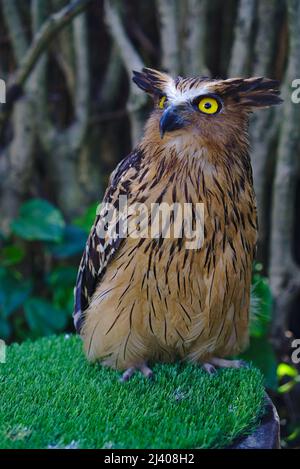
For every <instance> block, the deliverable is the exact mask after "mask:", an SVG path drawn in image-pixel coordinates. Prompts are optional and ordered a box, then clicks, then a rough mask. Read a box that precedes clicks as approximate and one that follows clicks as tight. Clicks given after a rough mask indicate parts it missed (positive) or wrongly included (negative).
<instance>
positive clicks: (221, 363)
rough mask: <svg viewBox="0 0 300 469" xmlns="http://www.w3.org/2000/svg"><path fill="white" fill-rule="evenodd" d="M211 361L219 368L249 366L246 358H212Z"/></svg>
mask: <svg viewBox="0 0 300 469" xmlns="http://www.w3.org/2000/svg"><path fill="white" fill-rule="evenodd" d="M210 363H212V364H213V365H215V366H217V367H218V368H243V367H246V366H248V364H247V363H246V362H245V361H244V360H226V359H225V358H216V357H214V358H211V359H210Z"/></svg>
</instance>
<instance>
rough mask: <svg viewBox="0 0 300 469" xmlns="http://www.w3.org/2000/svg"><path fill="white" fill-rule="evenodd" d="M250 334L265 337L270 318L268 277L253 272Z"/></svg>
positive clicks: (270, 302)
mask: <svg viewBox="0 0 300 469" xmlns="http://www.w3.org/2000/svg"><path fill="white" fill-rule="evenodd" d="M250 316H251V321H250V336H251V337H256V338H260V337H266V336H267V334H268V330H269V325H270V322H271V318H272V294H271V289H270V286H269V282H268V279H267V278H266V277H262V276H261V275H259V274H254V276H253V280H252V291H251V315H250Z"/></svg>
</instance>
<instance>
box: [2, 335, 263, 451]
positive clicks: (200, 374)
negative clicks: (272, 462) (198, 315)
mask: <svg viewBox="0 0 300 469" xmlns="http://www.w3.org/2000/svg"><path fill="white" fill-rule="evenodd" d="M154 373H155V379H154V380H153V381H152V382H149V381H148V380H146V379H145V378H144V377H142V376H141V375H136V376H134V377H133V378H132V380H131V381H129V382H128V383H125V384H124V383H120V382H119V381H118V373H117V372H115V371H113V370H111V369H107V368H104V367H99V366H98V365H89V364H88V362H87V361H86V359H85V357H84V356H83V353H82V345H81V341H80V339H79V338H78V337H75V336H63V335H61V336H59V337H49V338H43V339H39V340H37V341H35V342H33V343H32V342H30V341H26V342H24V343H23V344H21V345H17V344H15V345H12V346H10V347H9V348H8V351H7V362H6V364H5V365H0V400H1V417H2V418H1V422H0V447H1V448H47V447H52V448H60V447H62V448H65V447H77V448H108V447H109V448H195V447H200V448H219V447H224V446H226V445H228V444H230V443H232V441H233V439H234V438H235V437H237V436H239V435H241V434H245V433H249V432H251V431H252V430H253V428H255V426H256V425H257V423H258V421H259V416H260V415H261V413H262V411H263V401H264V388H263V384H262V376H261V374H260V372H259V371H258V370H257V369H254V368H242V369H238V370H237V369H235V370H230V369H227V370H220V371H218V372H217V374H216V375H213V376H210V375H208V374H207V373H205V372H204V371H203V370H202V369H200V368H199V367H195V366H192V365H183V364H182V365H180V364H176V365H162V364H160V365H156V366H155V367H154ZM20 383H22V392H21V393H20V392H19V390H20ZM33 396H34V399H33ZM245 403H247V405H245Z"/></svg>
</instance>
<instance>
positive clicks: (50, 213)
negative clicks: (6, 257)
mask: <svg viewBox="0 0 300 469" xmlns="http://www.w3.org/2000/svg"><path fill="white" fill-rule="evenodd" d="M64 228H65V222H64V219H63V216H62V214H61V212H60V211H59V210H58V209H57V208H55V207H54V206H53V205H52V204H50V203H49V202H47V201H46V200H43V199H31V200H29V201H27V202H25V203H24V204H23V205H22V206H21V208H20V213H19V216H18V218H16V219H15V220H14V221H13V222H12V224H11V229H12V231H13V233H14V234H16V235H18V236H20V237H21V238H23V239H26V240H28V241H34V240H37V241H60V240H61V238H62V236H63V232H64Z"/></svg>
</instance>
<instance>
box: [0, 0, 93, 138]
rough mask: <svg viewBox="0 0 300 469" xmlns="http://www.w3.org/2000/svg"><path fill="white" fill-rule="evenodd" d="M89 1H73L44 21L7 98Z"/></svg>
mask: <svg viewBox="0 0 300 469" xmlns="http://www.w3.org/2000/svg"><path fill="white" fill-rule="evenodd" d="M9 1H10V0H9ZM90 1H91V0H73V1H72V2H71V3H69V4H68V5H67V6H65V7H64V8H63V9H62V10H60V11H59V12H57V13H53V14H52V15H51V16H50V17H49V18H48V19H47V20H46V22H45V23H44V24H43V26H42V27H41V28H40V30H39V31H38V32H37V33H36V34H35V36H34V40H33V43H32V44H31V46H30V47H29V49H28V50H27V52H26V54H25V56H24V57H23V60H22V61H21V63H20V66H19V68H18V69H17V71H16V73H15V75H14V78H13V80H12V82H11V83H10V85H9V88H8V92H7V94H8V97H9V96H10V89H19V88H22V87H23V85H24V84H25V82H26V80H27V78H28V77H29V75H30V73H31V72H32V70H33V68H34V66H35V65H36V63H37V61H38V59H39V58H40V56H41V54H42V53H43V52H44V51H45V49H47V47H48V46H49V43H50V42H51V40H52V39H53V38H54V37H55V35H56V34H57V33H58V32H59V31H60V30H61V29H62V28H64V27H65V26H66V25H67V24H69V23H70V22H71V21H72V19H73V18H75V16H77V15H79V14H80V13H81V12H82V11H83V10H84V9H85V8H86V7H87V5H88V4H89V2H90ZM7 101H9V100H7ZM11 101H12V100H11ZM12 104H13V102H7V105H6V106H5V107H3V108H4V112H2V113H1V114H0V130H1V126H2V125H3V123H4V121H5V119H6V118H7V117H8V114H9V111H10V110H11V107H12Z"/></svg>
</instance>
